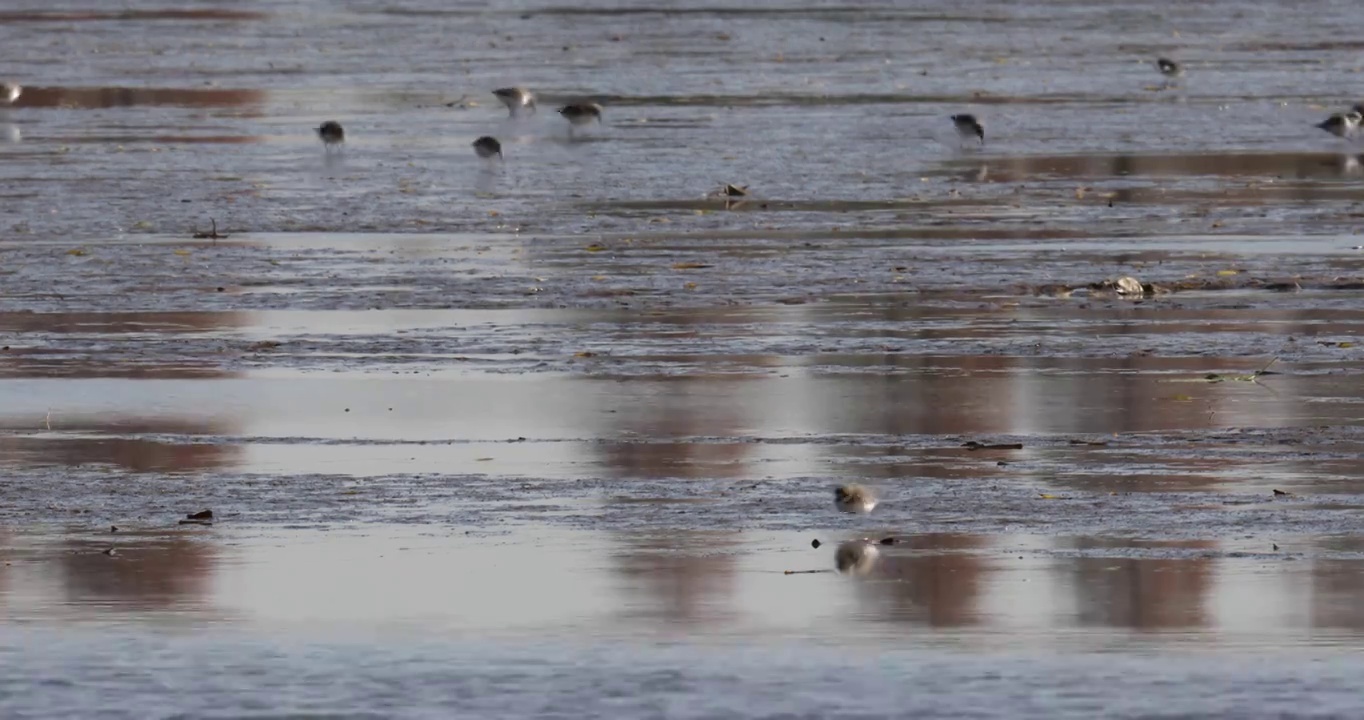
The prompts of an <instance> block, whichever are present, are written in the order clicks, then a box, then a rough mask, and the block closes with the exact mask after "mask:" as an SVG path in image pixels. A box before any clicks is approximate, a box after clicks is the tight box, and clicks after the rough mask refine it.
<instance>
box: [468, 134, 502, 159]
mask: <svg viewBox="0 0 1364 720" xmlns="http://www.w3.org/2000/svg"><path fill="white" fill-rule="evenodd" d="M473 144H474V152H476V153H478V156H479V157H481V158H490V157H492V156H494V155H496V156H497V157H499V158H501V157H502V143H500V142H498V141H497V138H495V137H489V136H487V135H484V136H483V137H481V138H479V139H477V140H475V141H474V143H473Z"/></svg>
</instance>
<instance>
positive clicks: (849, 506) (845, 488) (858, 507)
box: [834, 483, 876, 513]
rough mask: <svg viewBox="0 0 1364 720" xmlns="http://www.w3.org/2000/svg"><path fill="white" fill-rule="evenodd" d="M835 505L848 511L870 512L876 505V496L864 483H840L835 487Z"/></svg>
mask: <svg viewBox="0 0 1364 720" xmlns="http://www.w3.org/2000/svg"><path fill="white" fill-rule="evenodd" d="M834 507H836V508H838V509H839V510H841V511H843V512H846V513H869V512H871V511H872V508H874V507H876V496H875V495H873V494H872V492H871V490H870V489H869V488H867V487H866V486H864V485H857V484H855V483H854V484H850V485H839V486H838V487H836V488H834Z"/></svg>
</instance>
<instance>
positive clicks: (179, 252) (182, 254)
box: [175, 248, 189, 257]
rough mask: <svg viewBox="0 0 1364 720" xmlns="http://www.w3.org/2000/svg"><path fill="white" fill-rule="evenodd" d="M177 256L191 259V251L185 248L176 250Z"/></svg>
mask: <svg viewBox="0 0 1364 720" xmlns="http://www.w3.org/2000/svg"><path fill="white" fill-rule="evenodd" d="M175 254H176V255H179V256H180V257H189V251H188V250H185V249H183V248H181V249H180V250H176V251H175Z"/></svg>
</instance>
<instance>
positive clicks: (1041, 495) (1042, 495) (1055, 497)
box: [1037, 493, 1062, 500]
mask: <svg viewBox="0 0 1364 720" xmlns="http://www.w3.org/2000/svg"><path fill="white" fill-rule="evenodd" d="M1037 497H1039V498H1041V499H1043V500H1061V499H1062V497H1061V496H1060V495H1049V494H1047V493H1037Z"/></svg>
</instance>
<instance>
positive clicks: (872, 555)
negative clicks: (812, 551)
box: [834, 540, 881, 577]
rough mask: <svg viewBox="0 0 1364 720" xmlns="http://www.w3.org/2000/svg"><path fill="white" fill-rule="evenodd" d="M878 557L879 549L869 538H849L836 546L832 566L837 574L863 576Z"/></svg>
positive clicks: (874, 564) (874, 565)
mask: <svg viewBox="0 0 1364 720" xmlns="http://www.w3.org/2000/svg"><path fill="white" fill-rule="evenodd" d="M880 559H881V551H880V550H878V549H876V545H874V544H872V542H871V541H870V540H851V541H849V542H845V543H841V544H840V545H839V546H838V550H837V551H836V552H835V553H834V567H835V568H837V569H838V572H839V574H842V575H851V576H853V577H864V576H866V575H867V574H869V573H870V572H871V571H872V569H873V568H875V567H876V562H877V561H878V560H880Z"/></svg>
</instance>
